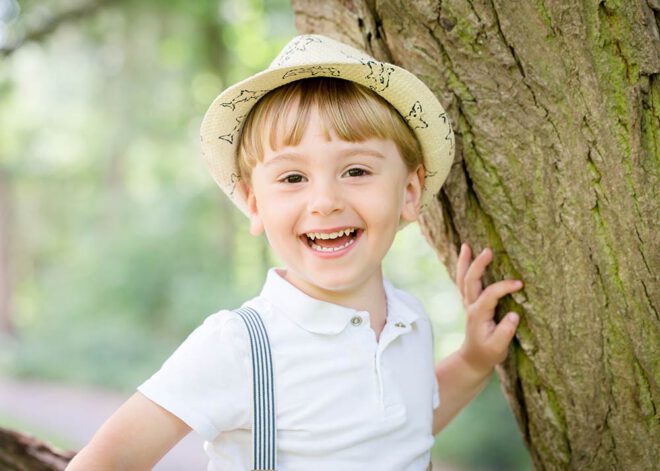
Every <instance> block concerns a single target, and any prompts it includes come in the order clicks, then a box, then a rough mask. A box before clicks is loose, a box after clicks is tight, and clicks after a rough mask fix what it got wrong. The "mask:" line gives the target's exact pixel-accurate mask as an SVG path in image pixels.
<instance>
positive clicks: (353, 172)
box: [346, 167, 369, 177]
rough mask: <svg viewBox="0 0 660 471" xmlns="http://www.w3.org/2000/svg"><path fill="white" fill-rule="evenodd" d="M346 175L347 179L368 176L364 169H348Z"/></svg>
mask: <svg viewBox="0 0 660 471" xmlns="http://www.w3.org/2000/svg"><path fill="white" fill-rule="evenodd" d="M346 173H347V174H348V176H349V177H361V176H364V175H368V174H369V172H368V171H366V170H365V169H363V168H358V167H353V168H349V169H348V170H347V171H346Z"/></svg>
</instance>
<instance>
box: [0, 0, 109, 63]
mask: <svg viewBox="0 0 660 471" xmlns="http://www.w3.org/2000/svg"><path fill="white" fill-rule="evenodd" d="M114 1H116V0H91V1H87V2H82V3H79V4H77V5H74V6H72V7H69V8H68V9H65V10H62V11H59V12H57V13H52V14H50V15H48V16H47V17H46V18H44V19H41V20H39V21H38V22H37V24H35V25H34V26H33V27H31V28H28V29H27V31H26V32H25V33H24V34H22V35H21V36H20V37H19V38H16V39H15V40H14V41H13V42H12V43H11V44H8V45H5V46H3V47H0V57H7V56H9V55H11V54H12V53H14V52H15V51H16V50H18V49H19V48H20V47H21V46H23V45H24V44H25V43H27V42H30V41H42V40H43V39H44V38H46V36H48V35H49V34H51V33H52V32H54V31H55V30H56V29H57V28H58V27H59V26H60V25H62V24H64V23H67V22H69V21H75V20H79V19H81V18H84V17H86V16H90V15H93V14H94V13H96V12H97V11H98V10H99V9H100V8H101V7H103V6H106V5H107V4H110V3H112V2H114Z"/></svg>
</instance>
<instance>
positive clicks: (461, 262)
mask: <svg viewBox="0 0 660 471" xmlns="http://www.w3.org/2000/svg"><path fill="white" fill-rule="evenodd" d="M470 258H471V250H470V246H469V245H468V244H466V243H463V244H461V251H460V252H459V253H458V261H457V262H456V286H457V287H458V291H459V293H461V296H464V294H465V293H463V284H464V283H463V278H464V277H465V272H467V269H468V266H469V265H470Z"/></svg>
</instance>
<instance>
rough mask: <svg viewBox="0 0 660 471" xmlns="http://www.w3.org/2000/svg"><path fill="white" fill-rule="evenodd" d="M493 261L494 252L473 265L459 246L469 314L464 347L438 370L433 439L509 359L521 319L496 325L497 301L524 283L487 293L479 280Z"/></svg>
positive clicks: (460, 280)
mask: <svg viewBox="0 0 660 471" xmlns="http://www.w3.org/2000/svg"><path fill="white" fill-rule="evenodd" d="M491 256H492V252H491V251H490V250H488V249H484V251H483V252H482V253H481V254H479V255H478V256H477V257H476V258H475V260H474V263H472V264H471V265H470V260H471V255H470V247H469V246H468V245H467V244H463V245H462V246H461V252H460V254H459V257H458V262H457V264H456V265H457V268H456V284H457V285H458V289H459V291H460V293H461V296H462V298H463V304H464V306H465V307H466V312H467V323H466V328H465V341H464V342H463V345H462V346H461V348H460V349H459V350H458V351H456V352H454V353H453V354H451V355H450V356H448V357H447V358H445V359H444V360H442V361H440V362H438V364H437V365H436V366H435V375H436V378H437V380H438V389H439V395H440V405H439V406H438V408H436V409H435V411H434V413H433V435H435V434H437V433H438V432H440V431H441V430H442V429H443V428H444V427H445V426H446V425H447V424H448V423H449V421H451V419H453V418H454V417H455V416H456V414H458V413H459V412H460V411H461V409H463V407H465V406H466V405H467V404H468V403H469V402H470V401H471V400H472V399H474V397H475V396H476V395H477V394H478V393H479V391H481V390H482V389H483V387H484V386H485V385H486V383H487V382H488V379H489V378H490V375H491V374H492V372H493V368H494V367H495V365H496V364H498V363H500V362H501V361H503V360H504V359H505V358H506V355H507V352H508V348H509V344H510V343H511V339H512V338H513V335H514V334H515V332H516V328H517V326H518V321H519V318H518V315H517V314H516V313H515V312H510V313H508V314H507V315H506V316H505V317H504V318H503V319H502V320H501V321H500V322H499V323H497V324H496V323H495V320H494V316H495V307H496V306H497V303H498V301H499V299H500V298H502V297H504V296H506V295H507V294H510V293H511V292H513V291H518V290H519V289H520V288H521V287H522V283H520V284H517V283H516V281H517V280H503V281H499V282H497V283H493V284H491V285H490V286H488V287H487V288H486V289H483V286H482V283H481V277H482V275H483V273H484V270H485V268H486V265H488V263H490V257H491Z"/></svg>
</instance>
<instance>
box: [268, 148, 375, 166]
mask: <svg viewBox="0 0 660 471" xmlns="http://www.w3.org/2000/svg"><path fill="white" fill-rule="evenodd" d="M356 154H361V155H370V156H372V157H379V158H381V159H384V158H385V156H384V155H383V154H381V153H380V152H378V151H377V150H374V149H371V148H369V147H351V148H350V149H346V150H345V151H342V152H340V153H339V156H340V157H344V158H346V157H351V156H353V155H356ZM303 158H304V155H302V154H298V153H296V152H284V153H282V154H278V155H276V156H275V157H273V158H272V159H270V160H269V161H268V162H265V163H264V164H263V165H264V167H267V166H269V165H271V164H274V163H277V162H280V161H283V160H291V161H294V162H295V161H298V160H301V159H303Z"/></svg>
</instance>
